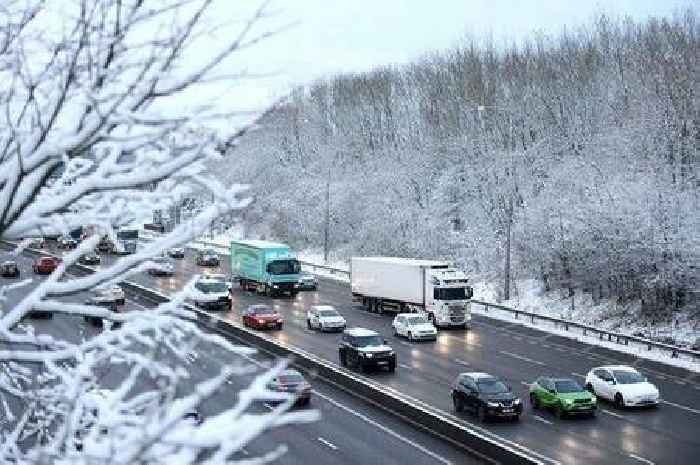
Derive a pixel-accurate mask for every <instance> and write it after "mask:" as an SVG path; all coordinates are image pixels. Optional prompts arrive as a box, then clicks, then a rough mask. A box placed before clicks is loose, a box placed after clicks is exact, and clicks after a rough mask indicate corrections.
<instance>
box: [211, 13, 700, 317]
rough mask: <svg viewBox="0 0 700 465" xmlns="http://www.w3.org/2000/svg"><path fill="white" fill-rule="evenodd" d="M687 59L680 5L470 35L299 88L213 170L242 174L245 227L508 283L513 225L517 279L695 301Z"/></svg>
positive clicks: (696, 40) (687, 26)
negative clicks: (439, 262) (646, 14)
mask: <svg viewBox="0 0 700 465" xmlns="http://www.w3.org/2000/svg"><path fill="white" fill-rule="evenodd" d="M698 57H700V24H698V22H697V17H696V16H695V13H694V12H692V11H687V12H683V13H681V14H678V15H677V16H675V17H673V18H656V19H651V20H649V21H648V22H644V23H636V22H634V21H632V20H630V19H613V18H610V17H606V16H600V17H598V18H597V19H596V20H594V21H592V22H590V23H589V24H586V25H584V26H580V27H576V28H566V29H565V30H563V31H562V32H561V33H559V34H558V35H556V36H547V35H543V34H534V35H533V36H532V37H531V38H530V39H529V40H527V41H524V42H521V43H508V44H503V43H494V42H492V41H484V40H480V39H478V38H467V39H465V40H464V41H463V42H462V43H461V45H459V46H455V47H454V48H453V49H451V50H447V51H443V52H436V53H434V54H432V55H429V56H425V57H424V58H423V59H421V60H419V61H416V62H415V63H411V64H408V65H403V66H395V67H386V68H381V69H376V70H374V71H372V72H366V73H361V74H350V75H339V76H337V77H335V78H333V79H329V80H324V81H321V82H316V83H315V84H313V85H311V86H308V87H306V88H304V89H300V90H299V91H298V92H297V93H296V95H294V96H293V98H292V99H291V100H290V101H289V103H288V104H287V105H286V106H285V107H284V108H282V109H280V110H279V111H276V112H275V113H274V114H271V115H269V116H268V117H267V118H266V120H265V122H266V123H267V124H266V125H265V127H264V128H263V129H261V130H260V131H258V132H256V133H254V134H251V136H250V138H249V139H248V140H247V141H245V142H244V143H243V144H242V146H241V147H240V150H239V151H238V152H237V154H238V156H237V157H236V158H234V159H231V160H227V161H226V162H225V166H226V167H228V168H230V169H235V170H236V172H238V173H240V174H241V176H242V178H241V179H243V180H244V181H249V182H251V183H254V184H255V188H254V191H253V193H254V195H255V197H256V199H257V201H256V202H255V204H254V205H253V207H252V209H251V210H249V211H247V212H246V213H245V221H244V225H245V227H247V228H248V233H249V234H257V235H264V236H268V237H275V238H279V239H284V240H287V241H289V242H290V243H291V244H293V245H294V246H295V247H297V248H298V249H300V250H316V251H318V252H320V251H323V249H324V243H327V244H328V249H329V250H330V253H331V256H332V257H333V258H336V259H344V258H347V257H348V256H350V255H352V254H381V255H401V256H420V257H447V258H451V259H454V260H456V261H457V262H458V263H461V264H462V265H463V266H464V267H465V268H466V269H467V270H469V271H470V272H471V273H474V274H478V275H481V276H482V277H483V276H486V277H487V280H490V281H493V282H499V283H503V282H504V278H503V273H504V262H505V255H506V250H507V245H508V244H507V243H508V230H509V226H510V232H511V258H512V279H513V280H516V279H518V280H522V279H530V278H534V279H539V280H542V281H543V282H544V283H545V285H546V286H547V287H549V288H551V289H562V290H564V293H569V292H571V293H574V292H576V291H577V290H580V291H583V292H586V293H592V295H593V296H594V299H601V298H606V299H607V298H617V299H619V302H625V301H632V300H635V301H638V302H641V304H642V308H643V311H644V312H647V314H649V315H654V316H655V317H657V316H662V315H663V314H664V312H668V311H673V310H676V309H680V308H685V309H692V308H695V309H697V307H696V306H697V297H696V294H694V292H696V290H697V288H698V280H697V263H698V261H699V260H698V258H699V254H698V251H699V249H698V214H697V212H698V184H697V183H698V171H697V170H698V148H699V146H700V120H699V116H698V111H699V108H698V82H700V74H699V71H700V68H699V66H698V64H699V63H698ZM327 216H328V221H326V217H327ZM327 225H328V226H327ZM326 231H327V234H328V240H327V242H326V239H325V236H326ZM501 288H502V284H501Z"/></svg>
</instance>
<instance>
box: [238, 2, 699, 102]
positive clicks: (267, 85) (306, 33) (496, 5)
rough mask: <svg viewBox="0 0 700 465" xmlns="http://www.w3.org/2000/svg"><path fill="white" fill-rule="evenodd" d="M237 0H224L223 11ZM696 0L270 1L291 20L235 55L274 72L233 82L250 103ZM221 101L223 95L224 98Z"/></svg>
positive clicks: (667, 10) (252, 67)
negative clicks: (463, 49) (481, 43)
mask: <svg viewBox="0 0 700 465" xmlns="http://www.w3.org/2000/svg"><path fill="white" fill-rule="evenodd" d="M241 2H242V3H243V4H247V5H248V6H251V5H254V4H257V3H259V2H258V1H257V0H230V1H227V2H226V5H227V6H226V8H229V9H230V11H229V13H233V14H237V13H238V12H239V11H240V6H241ZM698 3H700V2H699V1H698V0H607V1H599V0H575V1H571V0H522V1H518V0H273V1H272V2H271V5H270V9H271V10H273V11H274V12H275V15H276V21H277V22H286V21H298V24H297V25H296V26H294V27H293V28H291V30H288V31H286V32H284V33H282V34H280V35H278V36H276V37H273V38H271V39H268V40H266V41H265V42H263V43H262V44H260V45H257V46H256V47H255V49H254V50H253V51H252V52H248V53H247V54H246V55H245V56H242V57H240V61H238V64H239V65H243V66H245V67H246V68H247V69H248V70H249V71H273V72H274V73H275V77H274V78H272V79H264V80H257V81H250V82H247V83H245V84H244V85H243V86H242V87H238V92H236V99H235V100H236V101H237V102H238V103H239V104H243V105H245V106H249V105H251V104H252V103H260V102H263V101H265V100H266V99H269V98H271V96H272V95H279V94H280V93H281V92H282V91H283V90H284V89H289V88H290V87H291V86H292V85H294V84H299V83H304V82H309V81H311V80H313V79H316V78H318V77H322V76H327V75H332V74H334V73H338V72H345V71H362V70H367V69H371V68H373V67H377V66H381V65H383V64H397V63H406V62H409V61H411V60H413V59H416V58H418V57H420V56H421V55H422V54H424V53H426V52H429V51H437V50H444V49H447V48H449V47H450V46H452V45H454V44H455V43H457V42H458V41H459V40H460V39H461V38H463V37H465V35H466V34H470V35H471V36H474V37H477V38H481V37H488V36H491V37H493V39H494V40H495V42H496V43H497V44H502V43H504V42H506V41H512V40H515V41H518V40H521V39H522V38H523V37H525V36H527V35H529V34H531V33H532V32H533V31H543V32H545V33H547V34H552V35H556V34H557V33H558V32H559V31H560V30H561V28H562V27H563V26H565V25H566V26H567V27H568V28H575V27H577V26H579V25H582V24H585V23H586V22H590V20H591V19H592V18H593V17H594V16H595V15H596V14H597V13H599V12H605V13H606V14H609V15H611V16H615V17H619V16H627V15H629V16H632V17H633V18H634V19H636V20H643V19H646V18H647V17H649V16H652V15H653V16H661V15H668V16H670V15H673V14H674V13H677V12H679V11H682V9H684V8H687V7H697V5H698ZM226 100H228V99H226Z"/></svg>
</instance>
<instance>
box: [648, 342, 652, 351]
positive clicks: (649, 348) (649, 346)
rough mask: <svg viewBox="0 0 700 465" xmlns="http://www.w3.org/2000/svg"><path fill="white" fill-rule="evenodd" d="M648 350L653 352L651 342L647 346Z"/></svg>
mask: <svg viewBox="0 0 700 465" xmlns="http://www.w3.org/2000/svg"><path fill="white" fill-rule="evenodd" d="M647 350H651V342H650V343H648V344H647Z"/></svg>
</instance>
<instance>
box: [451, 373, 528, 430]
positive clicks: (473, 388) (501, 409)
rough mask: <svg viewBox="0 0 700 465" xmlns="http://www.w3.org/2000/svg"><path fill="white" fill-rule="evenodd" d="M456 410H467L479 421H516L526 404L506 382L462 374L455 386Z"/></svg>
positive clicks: (489, 376) (482, 375) (484, 375)
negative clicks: (505, 419) (493, 419)
mask: <svg viewBox="0 0 700 465" xmlns="http://www.w3.org/2000/svg"><path fill="white" fill-rule="evenodd" d="M452 403H453V405H454V408H455V411H457V412H462V411H464V410H468V411H470V412H472V413H475V414H476V415H477V417H478V418H479V420H481V421H485V420H487V419H489V418H507V419H511V420H513V421H517V420H518V419H519V418H520V414H522V413H523V403H522V401H521V400H520V398H519V397H518V396H516V395H515V394H513V392H512V390H511V389H510V387H508V386H507V385H506V384H505V383H504V382H503V381H501V380H499V379H498V378H496V377H495V376H491V375H489V374H488V373H461V374H460V375H459V376H457V379H456V380H455V382H454V385H453V387H452Z"/></svg>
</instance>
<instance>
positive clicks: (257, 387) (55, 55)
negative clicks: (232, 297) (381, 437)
mask: <svg viewBox="0 0 700 465" xmlns="http://www.w3.org/2000/svg"><path fill="white" fill-rule="evenodd" d="M221 6H224V7H226V9H224V10H221V9H220V8H219V7H221ZM222 11H223V13H222ZM266 19H267V12H266V6H265V5H264V4H263V6H262V7H261V8H260V9H259V10H257V11H249V12H245V11H244V10H240V11H239V10H236V9H232V8H231V6H230V4H229V2H228V1H227V0H225V1H211V0H197V1H195V0H163V1H160V2H157V3H156V4H154V3H153V2H143V1H141V0H84V1H67V2H66V1H42V0H17V1H14V0H9V1H3V2H2V4H1V5H0V109H1V110H0V120H1V122H0V239H2V240H3V241H14V243H16V244H20V245H19V246H18V247H17V249H15V251H14V252H13V253H14V258H15V260H16V261H17V262H21V263H25V262H28V261H29V258H28V257H26V256H22V247H23V244H25V243H24V242H23V241H22V239H23V238H31V237H37V236H42V235H48V234H54V235H58V234H62V233H67V232H68V231H70V230H72V229H74V228H76V227H83V228H84V229H83V231H84V232H89V233H91V234H92V235H91V236H89V237H88V238H87V239H85V240H84V241H82V242H81V244H80V246H79V247H78V248H77V249H76V250H74V251H72V252H70V253H68V254H66V255H65V256H64V257H63V260H62V262H61V263H60V265H59V266H58V268H57V269H56V271H54V272H53V273H52V274H51V275H50V276H49V277H47V278H46V279H45V280H42V279H41V278H39V277H37V276H35V275H32V273H31V267H29V271H28V272H26V270H27V269H26V268H24V269H23V273H24V274H23V275H22V277H21V279H20V280H16V281H14V282H12V281H7V280H4V281H3V282H2V283H0V462H2V463H16V464H19V463H32V464H39V463H71V464H81V463H86V464H87V463H99V464H107V463H115V464H117V463H122V464H136V463H148V464H158V463H167V464H171V465H172V464H188V463H193V462H195V461H198V463H211V464H220V463H229V460H230V458H231V457H232V454H234V453H236V452H237V451H239V450H240V449H241V448H242V447H243V446H245V445H246V444H247V443H248V442H249V441H251V440H252V439H253V438H254V437H256V436H257V435H258V434H260V432H261V431H263V430H265V429H266V428H270V427H274V426H277V425H282V424H285V423H288V422H290V421H304V420H311V419H313V417H314V415H313V412H302V413H285V410H286V408H287V407H288V405H289V403H290V402H283V403H282V404H281V405H280V407H279V408H276V409H274V410H273V411H272V412H267V411H264V412H263V413H259V412H258V413H256V412H255V411H254V410H251V409H250V408H251V405H254V404H255V402H256V401H259V400H260V399H269V398H276V399H278V400H279V395H277V397H274V396H275V394H273V393H271V392H269V391H268V390H267V389H266V383H267V381H269V380H270V379H271V377H273V376H274V374H275V372H276V371H279V370H280V369H281V368H283V367H282V365H280V366H277V367H275V368H274V369H273V370H272V371H265V370H262V374H260V376H258V377H253V378H252V381H251V380H249V382H250V383H249V384H248V383H242V382H239V383H238V384H239V385H241V387H240V389H239V390H238V391H237V394H236V395H235V396H234V395H230V396H229V397H228V399H229V406H230V408H228V409H227V410H225V411H223V412H220V413H218V414H217V415H216V416H213V417H209V418H205V419H204V423H203V424H202V425H200V426H195V425H194V424H193V423H192V422H190V421H186V417H191V416H192V415H191V414H192V413H193V412H194V411H197V409H198V408H199V407H200V404H201V403H202V402H206V401H207V399H209V398H210V397H211V396H214V395H216V394H217V392H218V391H220V390H221V389H223V388H224V387H226V386H229V385H230V384H231V383H233V384H234V385H236V383H235V382H234V381H233V380H235V379H238V378H240V379H244V378H241V377H243V376H244V375H251V374H253V373H255V372H256V370H258V371H259V368H256V367H255V366H254V365H251V363H250V360H249V359H250V350H249V349H246V348H240V347H234V346H232V345H231V344H230V343H228V342H227V341H226V340H224V339H222V338H221V337H218V336H215V335H212V334H210V333H207V332H204V331H202V330H201V329H199V328H198V327H197V326H196V325H195V324H194V323H192V322H191V321H190V320H188V319H187V318H181V317H182V316H185V317H187V316H190V317H191V315H189V314H188V313H187V312H186V310H184V309H183V307H182V303H183V301H184V300H185V299H186V298H187V296H188V295H189V293H190V289H189V288H185V289H183V290H182V292H180V293H178V294H177V295H176V296H175V297H174V298H173V300H172V302H170V303H167V304H162V305H160V306H158V307H157V308H151V309H145V308H143V307H136V306H133V307H132V306H131V304H130V303H129V302H127V305H126V308H127V311H126V312H123V311H122V312H114V311H112V310H111V309H110V308H103V307H101V306H97V305H92V304H86V303H85V302H86V299H87V298H88V296H89V295H91V292H93V291H94V290H95V289H96V288H97V287H99V286H105V285H107V286H109V285H112V284H113V283H115V282H119V281H121V280H123V279H125V278H127V277H128V275H129V273H132V272H136V271H139V270H141V269H142V266H143V264H144V263H145V262H147V261H148V260H149V259H150V258H152V257H154V256H156V255H158V254H160V253H161V252H162V251H163V250H164V249H166V248H168V247H173V246H176V245H178V244H182V243H185V242H187V241H189V240H191V239H192V238H193V237H196V236H198V235H200V234H201V233H202V231H203V230H205V229H206V228H207V225H208V224H209V222H210V221H211V220H212V219H214V218H216V217H218V216H220V215H222V214H224V213H227V214H228V213H230V212H231V211H234V212H235V211H236V210H238V209H240V208H241V207H244V206H245V205H247V204H248V202H249V199H248V198H247V194H245V190H244V189H243V188H242V187H241V186H238V185H235V186H230V187H226V188H224V187H223V186H222V185H221V184H219V183H217V182H216V180H215V179H212V178H211V176H209V175H208V174H207V172H206V170H205V168H204V165H203V162H204V161H205V160H210V161H211V160H214V159H219V158H220V157H221V155H220V153H219V152H220V151H217V150H216V148H217V146H218V147H219V148H220V147H221V145H222V141H223V144H229V145H233V144H235V142H236V141H237V140H238V138H239V137H241V136H242V135H243V134H244V133H245V132H246V131H247V129H248V128H249V127H250V126H251V125H252V124H254V123H255V117H253V116H250V115H248V116H247V121H245V119H241V118H238V119H237V121H238V122H239V124H238V125H231V126H230V130H229V132H228V133H227V134H224V135H222V134H221V133H219V134H217V135H216V136H214V135H213V134H211V133H210V132H209V131H206V130H204V129H202V127H203V126H205V124H204V123H206V122H211V121H212V120H222V119H227V120H228V118H229V117H233V116H236V114H235V112H234V111H235V105H236V102H235V101H232V102H228V103H229V105H227V108H226V109H224V110H222V109H221V108H220V107H214V106H213V105H212V102H210V101H208V100H206V99H203V98H201V97H200V98H198V99H197V98H195V99H194V100H193V99H192V98H191V97H192V95H195V96H198V95H199V94H198V92H199V91H201V90H202V89H203V88H204V87H205V86H206V85H208V84H210V83H215V82H217V81H219V80H223V79H225V80H226V81H227V85H229V86H231V85H232V84H233V83H234V82H235V81H234V78H236V77H239V78H241V77H243V76H244V74H245V73H238V74H237V73H235V72H234V73H232V72H231V67H230V61H231V59H233V58H234V57H236V56H238V54H239V53H240V52H242V51H244V50H246V49H248V48H250V47H252V46H253V45H255V44H256V43H258V42H259V41H260V40H262V39H264V38H265V37H267V36H269V35H270V34H274V33H275V31H276V30H277V26H275V25H274V24H267V23H266ZM188 96H189V97H190V98H187V97H188ZM188 102H189V103H191V104H189V105H188V104H187V103H188ZM202 188H206V189H208V190H209V192H210V198H211V201H210V202H209V204H208V205H207V207H206V208H205V209H204V210H203V211H201V212H200V213H199V216H198V218H197V220H196V221H195V222H193V224H192V225H188V226H182V227H180V228H177V229H176V230H174V231H173V232H172V233H171V234H169V235H167V236H164V237H162V238H160V239H159V240H157V241H154V242H152V243H150V244H149V245H148V247H146V248H144V249H142V250H140V251H138V252H137V253H135V254H132V255H129V256H127V257H124V258H122V259H119V260H117V261H116V262H115V263H114V264H113V265H111V266H102V267H101V268H100V270H99V271H98V272H96V273H94V274H92V275H88V276H83V277H78V276H75V275H74V274H72V273H71V272H70V271H69V268H70V265H71V264H73V263H74V262H75V261H76V260H77V259H78V257H79V256H80V255H81V254H84V253H86V252H88V251H91V250H92V249H94V248H95V245H96V244H97V242H98V240H99V239H100V237H101V236H102V235H109V236H111V237H112V238H114V228H116V227H118V226H121V225H123V224H125V223H128V222H129V221H131V220H134V219H138V218H141V217H142V216H143V215H144V213H147V214H149V215H150V214H151V212H152V211H153V210H154V209H155V208H165V207H167V205H168V203H169V202H171V201H172V200H173V199H177V198H179V197H182V196H185V195H187V194H188V192H190V191H191V190H192V189H198V190H201V189H202ZM12 243H13V242H4V247H5V248H8V247H12ZM4 255H5V258H4V259H7V258H8V257H7V254H4ZM11 256H12V255H11ZM11 256H10V257H11ZM127 300H128V299H127ZM30 311H44V312H50V313H52V314H54V316H55V318H54V319H53V320H52V323H51V324H48V325H43V326H42V327H41V328H38V327H35V323H34V322H33V321H34V320H31V319H28V318H27V316H28V314H29V312H30ZM85 316H87V317H98V318H101V319H102V321H104V328H103V330H101V331H93V332H90V331H87V332H85V331H84V330H83V329H81V328H83V323H82V322H83V317H85ZM116 323H119V325H117V324H116ZM37 324H38V323H37ZM216 348H218V350H220V352H219V353H221V354H223V355H222V356H220V357H218V362H219V363H220V367H219V370H217V374H216V375H215V376H213V377H210V378H208V379H194V378H191V374H190V370H189V369H188V368H187V366H186V365H187V360H188V357H190V356H192V354H193V353H194V354H196V353H197V351H198V350H202V351H203V352H204V353H208V354H212V353H214V352H213V351H214V350H215V349H216ZM282 400H284V399H282ZM281 452H283V449H281V448H278V447H277V445H270V450H269V455H266V456H265V455H264V456H263V457H262V459H261V460H263V461H264V460H266V459H272V458H274V457H275V456H277V455H279V453H281ZM247 459H248V460H251V461H253V462H255V460H254V458H253V457H252V456H251V457H248V458H247Z"/></svg>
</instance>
